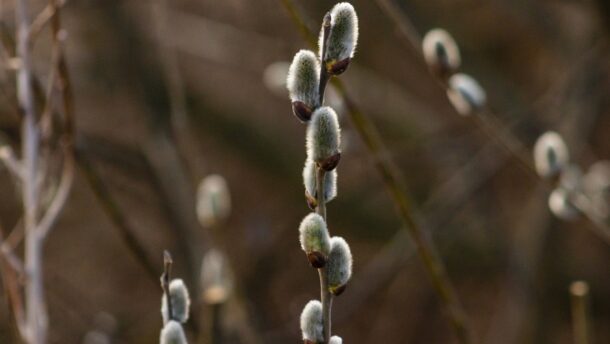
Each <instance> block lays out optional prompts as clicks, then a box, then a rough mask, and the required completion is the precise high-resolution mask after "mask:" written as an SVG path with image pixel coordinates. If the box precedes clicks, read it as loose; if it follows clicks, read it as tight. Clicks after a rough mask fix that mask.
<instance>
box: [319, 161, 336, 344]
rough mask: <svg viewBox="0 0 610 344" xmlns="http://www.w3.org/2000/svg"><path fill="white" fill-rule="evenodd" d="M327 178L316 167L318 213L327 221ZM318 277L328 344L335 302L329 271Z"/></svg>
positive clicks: (324, 330) (320, 272) (323, 271)
mask: <svg viewBox="0 0 610 344" xmlns="http://www.w3.org/2000/svg"><path fill="white" fill-rule="evenodd" d="M325 177H326V171H324V169H322V168H321V167H319V166H318V167H316V196H317V202H318V205H317V206H316V213H318V215H320V216H322V218H323V219H324V221H326V200H325V199H324V178H325ZM318 275H319V276H320V302H321V303H322V316H323V323H324V328H323V332H324V343H325V344H326V343H328V341H329V340H330V335H331V308H332V302H333V296H332V294H331V293H330V291H329V289H328V270H327V269H326V268H321V269H318Z"/></svg>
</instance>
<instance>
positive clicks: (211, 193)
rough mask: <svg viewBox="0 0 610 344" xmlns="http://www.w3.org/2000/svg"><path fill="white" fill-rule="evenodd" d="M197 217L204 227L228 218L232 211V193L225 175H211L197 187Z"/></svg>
mask: <svg viewBox="0 0 610 344" xmlns="http://www.w3.org/2000/svg"><path fill="white" fill-rule="evenodd" d="M196 210H197V218H198V219H199V223H200V224H201V225H202V226H204V227H210V226H213V225H216V224H218V223H220V222H221V221H222V220H224V219H226V218H227V217H228V216H229V215H230V213H231V194H230V193H229V186H228V184H227V181H226V180H225V179H224V177H223V176H221V175H218V174H212V175H209V176H207V177H205V178H203V180H201V182H200V183H199V188H198V189H197V209H196Z"/></svg>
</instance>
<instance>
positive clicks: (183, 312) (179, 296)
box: [161, 278, 191, 323]
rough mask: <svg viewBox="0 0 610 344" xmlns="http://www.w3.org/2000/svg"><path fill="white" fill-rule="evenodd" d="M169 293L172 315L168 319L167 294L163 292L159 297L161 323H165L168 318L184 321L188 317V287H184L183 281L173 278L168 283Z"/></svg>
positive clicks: (189, 300) (189, 301)
mask: <svg viewBox="0 0 610 344" xmlns="http://www.w3.org/2000/svg"><path fill="white" fill-rule="evenodd" d="M169 294H170V296H171V302H172V316H171V319H170V317H169V314H168V309H167V295H165V294H163V297H162V299H161V315H162V316H163V323H167V322H168V321H170V320H176V321H179V322H181V323H185V322H186V321H187V320H188V318H189V307H190V305H191V299H190V298H189V292H188V289H186V286H185V285H184V282H182V280H181V279H179V278H177V279H173V280H172V281H171V282H170V284H169Z"/></svg>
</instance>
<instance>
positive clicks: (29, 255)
mask: <svg viewBox="0 0 610 344" xmlns="http://www.w3.org/2000/svg"><path fill="white" fill-rule="evenodd" d="M15 20H16V23H17V39H16V45H17V49H16V53H17V57H18V58H19V60H20V61H21V64H20V68H19V69H18V71H17V99H18V101H19V107H20V108H21V110H22V112H23V126H22V140H23V143H22V158H23V211H24V214H25V215H24V221H23V223H24V228H25V233H26V238H25V259H24V260H25V271H26V274H27V279H26V284H25V304H26V306H25V308H26V311H25V313H26V328H27V334H26V337H27V338H26V340H27V341H28V342H29V343H32V344H39V343H44V342H46V334H47V326H48V325H47V310H46V305H45V301H44V291H43V286H42V283H43V277H42V267H41V265H42V256H41V255H42V252H41V251H42V238H41V237H40V235H39V233H38V232H37V230H36V227H37V218H38V212H39V202H38V201H39V183H38V175H39V174H38V165H39V162H38V160H39V148H40V135H39V130H38V126H37V118H36V114H35V109H34V95H33V90H32V85H31V80H32V75H31V73H32V66H31V56H30V45H29V30H30V24H29V20H28V6H27V2H26V0H19V1H17V2H16V4H15Z"/></svg>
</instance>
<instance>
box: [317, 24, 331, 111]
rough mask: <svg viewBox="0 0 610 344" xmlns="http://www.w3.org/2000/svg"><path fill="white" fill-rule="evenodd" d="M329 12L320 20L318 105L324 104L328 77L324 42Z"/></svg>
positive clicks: (327, 32)
mask: <svg viewBox="0 0 610 344" xmlns="http://www.w3.org/2000/svg"><path fill="white" fill-rule="evenodd" d="M330 20H331V16H330V12H326V15H324V21H323V22H322V51H321V54H320V86H319V88H318V95H319V96H320V106H322V104H324V92H325V91H326V85H327V84H328V80H329V79H330V75H328V70H327V69H326V50H327V48H326V42H327V41H328V35H329V34H330Z"/></svg>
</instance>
